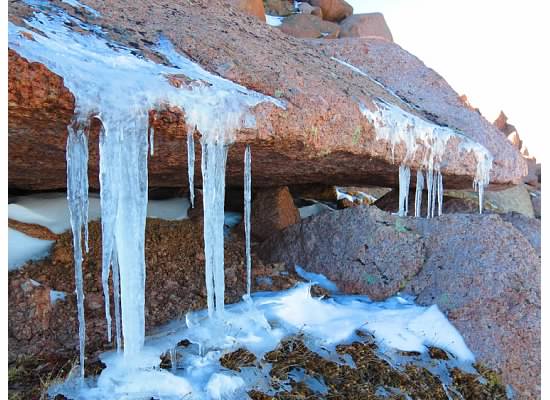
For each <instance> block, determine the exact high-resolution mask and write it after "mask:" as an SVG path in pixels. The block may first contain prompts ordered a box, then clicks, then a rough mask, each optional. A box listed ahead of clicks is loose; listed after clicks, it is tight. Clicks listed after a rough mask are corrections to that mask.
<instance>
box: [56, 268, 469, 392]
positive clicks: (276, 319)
mask: <svg viewBox="0 0 550 400" xmlns="http://www.w3.org/2000/svg"><path fill="white" fill-rule="evenodd" d="M297 271H300V273H301V274H303V275H305V276H310V277H312V278H314V280H315V281H319V282H322V283H323V284H324V285H325V286H326V287H330V288H333V287H334V284H333V283H332V282H330V281H329V280H328V279H327V278H325V277H324V276H322V275H318V274H313V275H312V274H310V273H309V272H307V271H305V270H303V269H301V268H300V269H297ZM310 288H311V284H306V283H302V284H299V285H298V286H296V287H295V288H292V289H289V290H286V291H281V292H268V293H254V294H252V296H251V297H245V300H244V301H242V302H241V303H237V304H232V305H228V306H227V307H226V310H225V319H224V320H220V319H218V318H208V311H207V310H203V311H197V312H193V313H189V314H187V315H186V317H185V319H182V320H176V321H173V322H171V323H169V324H168V325H166V326H165V327H163V328H160V329H159V330H158V331H156V332H155V334H154V335H153V336H151V337H150V338H149V339H148V340H147V341H146V344H145V347H144V349H143V350H142V352H141V355H140V359H139V362H140V364H141V365H142V366H143V368H142V369H141V370H140V371H130V372H129V371H128V369H127V366H126V364H125V363H124V362H123V357H122V356H121V355H118V354H117V353H116V352H110V353H105V354H103V355H102V356H101V360H102V362H104V363H105V364H106V368H105V369H104V370H103V371H102V373H101V375H100V377H99V378H98V379H97V380H96V381H93V380H90V384H89V386H86V387H85V388H84V389H83V388H74V386H71V382H70V381H68V382H66V383H64V384H62V385H60V386H54V387H52V388H51V389H50V393H49V394H50V395H52V397H53V395H55V394H57V393H62V394H64V395H65V396H68V397H70V398H83V399H94V400H96V399H97V400H99V399H108V398H112V396H113V393H116V394H122V393H125V392H124V391H127V392H126V394H127V395H128V396H130V395H131V396H130V398H150V397H154V398H158V399H163V400H168V399H174V398H181V397H182V396H185V395H187V394H190V398H193V399H198V400H201V399H205V400H206V399H216V398H246V394H245V391H246V389H248V390H249V389H250V388H252V387H254V388H260V390H262V388H263V389H265V390H266V391H267V390H269V389H272V388H271V387H270V384H269V382H270V376H269V372H268V371H269V365H265V366H264V367H265V368H264V369H265V371H263V369H257V368H254V367H252V368H241V371H240V372H237V371H228V370H227V369H224V368H222V367H221V366H220V362H219V359H220V357H221V356H223V355H224V354H227V353H229V352H232V351H234V350H236V349H239V348H245V349H247V350H249V351H250V352H252V353H253V354H254V355H255V356H256V357H257V358H258V359H261V358H262V357H263V356H264V355H265V354H266V353H267V352H269V351H271V350H273V349H274V348H275V347H276V346H277V345H278V344H279V343H280V341H281V340H282V339H283V338H285V337H289V336H292V335H296V334H303V335H304V340H305V341H306V343H307V346H308V347H309V348H310V349H311V350H312V351H314V352H316V353H317V354H319V355H321V356H323V357H328V358H329V359H330V357H333V358H336V359H338V355H337V353H336V346H337V345H338V344H342V343H350V342H352V341H354V340H355V339H356V338H357V337H356V336H355V335H356V331H357V330H361V331H364V332H368V333H370V334H372V335H373V337H374V339H375V341H376V343H377V344H378V346H379V347H380V348H383V349H386V350H384V351H385V354H391V352H392V351H394V350H398V351H416V352H419V353H426V352H427V350H428V346H436V347H439V348H442V349H444V350H446V351H448V352H449V353H451V354H453V355H454V356H455V357H456V363H457V364H456V365H457V366H460V367H463V368H468V365H469V363H471V362H473V361H475V358H474V355H473V354H472V353H471V351H470V350H469V349H468V347H467V345H466V344H465V342H464V340H463V339H462V337H461V336H460V334H459V332H458V331H457V330H456V329H455V328H454V327H453V326H452V325H451V323H450V322H449V321H448V320H447V318H446V317H445V316H444V314H443V313H442V312H441V311H440V310H439V309H438V307H437V306H435V305H434V306H430V307H421V306H418V305H416V304H414V303H413V302H412V301H410V300H409V299H407V298H403V297H399V296H397V297H392V298H389V299H387V300H385V301H383V302H372V301H371V300H370V299H369V298H367V297H365V296H350V295H339V294H337V293H335V292H333V293H332V295H331V297H330V298H329V299H323V298H314V297H312V296H311V294H310ZM185 339H186V340H188V341H189V342H190V344H189V345H188V346H186V347H185V348H181V347H179V348H176V345H177V343H179V342H180V341H182V340H185ZM163 354H170V357H171V358H172V359H177V363H175V364H176V365H173V367H172V369H171V370H162V369H160V368H159V365H160V362H161V356H162V355H163ZM266 371H267V372H266ZM241 390H242V391H241ZM75 392H76V393H78V395H79V396H78V397H77V396H75V395H74V393H75ZM140 396H141V397H140ZM146 396H148V397H146ZM178 396H179V397H178ZM232 396H233V397H232Z"/></svg>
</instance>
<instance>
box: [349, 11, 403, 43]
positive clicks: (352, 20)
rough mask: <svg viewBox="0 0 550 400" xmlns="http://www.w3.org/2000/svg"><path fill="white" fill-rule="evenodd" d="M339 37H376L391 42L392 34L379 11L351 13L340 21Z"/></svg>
mask: <svg viewBox="0 0 550 400" xmlns="http://www.w3.org/2000/svg"><path fill="white" fill-rule="evenodd" d="M340 37H342V38H344V37H378V38H382V39H386V40H387V41H389V42H393V36H392V34H391V32H390V28H389V27H388V24H386V20H385V19H384V15H382V14H381V13H370V14H353V15H350V16H349V17H347V18H346V19H345V20H343V21H342V22H341V23H340Z"/></svg>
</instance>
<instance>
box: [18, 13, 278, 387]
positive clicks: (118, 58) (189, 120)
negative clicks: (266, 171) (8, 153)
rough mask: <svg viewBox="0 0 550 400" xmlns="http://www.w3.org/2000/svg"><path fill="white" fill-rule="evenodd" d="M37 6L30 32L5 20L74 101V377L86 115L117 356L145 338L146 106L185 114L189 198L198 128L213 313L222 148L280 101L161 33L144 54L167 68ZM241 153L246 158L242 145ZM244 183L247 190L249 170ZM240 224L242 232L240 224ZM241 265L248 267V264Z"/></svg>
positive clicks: (220, 275) (219, 302)
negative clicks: (95, 123)
mask: <svg viewBox="0 0 550 400" xmlns="http://www.w3.org/2000/svg"><path fill="white" fill-rule="evenodd" d="M31 5H32V4H31ZM42 9H47V11H48V14H47V15H46V14H44V13H42V12H40V11H37V12H35V14H34V15H33V17H32V18H30V19H29V20H27V21H25V22H26V24H27V25H28V26H29V28H34V30H33V31H31V30H30V29H26V28H23V27H21V26H17V25H15V24H13V23H11V22H10V23H9V46H10V47H11V48H13V49H15V50H16V51H17V52H18V53H19V54H21V55H22V56H23V57H25V58H27V59H28V60H30V61H37V62H40V63H43V64H44V65H46V66H47V67H48V68H49V69H50V70H52V71H53V72H54V73H56V74H58V75H60V76H62V77H63V78H64V84H65V86H66V87H67V88H68V89H69V90H70V91H71V92H72V93H73V94H74V96H75V99H76V110H75V115H76V117H75V122H73V123H72V124H71V125H70V126H69V127H68V130H69V136H68V141H67V190H68V200H69V208H70V215H71V226H72V231H73V240H74V259H75V277H76V279H75V281H76V293H77V304H78V321H79V337H80V372H81V373H80V375H81V376H82V377H83V376H84V350H85V317H84V290H83V277H82V260H83V255H82V253H83V251H82V245H81V243H82V238H81V232H82V229H83V228H84V229H85V242H86V244H87V236H88V235H87V210H88V146H87V130H88V126H87V125H89V122H90V120H91V119H92V118H97V119H99V120H100V121H101V126H102V128H101V132H100V142H99V153H100V154H99V156H100V165H99V167H100V173H99V180H100V188H101V192H100V196H101V225H102V243H103V248H102V264H103V270H102V283H103V292H104V297H105V314H106V320H107V338H108V340H109V341H111V340H112V336H113V334H112V327H111V326H112V321H111V315H110V309H111V305H110V288H109V280H110V279H109V278H110V277H111V279H112V283H113V292H114V295H113V300H114V309H115V328H116V346H117V350H118V351H122V349H123V351H124V358H125V359H127V360H128V359H130V358H131V357H133V356H136V355H137V354H138V353H139V352H140V350H141V349H142V347H143V344H144V338H145V317H144V306H145V279H146V265H145V249H144V244H145V221H146V212H147V194H148V174H147V161H148V153H150V155H151V156H152V155H153V154H154V146H153V142H154V130H153V128H152V127H151V126H150V125H149V111H150V110H161V109H163V108H164V107H166V106H167V105H171V106H174V105H175V106H179V107H180V108H181V109H183V110H185V115H186V125H187V126H188V127H191V129H189V132H188V136H187V138H188V140H187V148H188V155H189V156H188V167H189V168H188V169H189V185H190V189H191V203H192V204H193V203H194V196H193V191H192V188H193V186H194V183H193V176H194V155H195V151H194V136H193V134H194V132H195V130H196V131H197V132H200V134H201V147H202V178H203V202H204V241H205V256H206V257H205V258H206V286H207V289H208V310H209V315H222V314H223V309H224V266H223V262H224V260H223V239H224V236H223V224H224V221H223V219H224V197H225V195H224V191H225V165H226V159H227V148H228V146H229V145H230V143H231V142H232V141H233V138H234V132H235V131H236V130H237V129H239V128H240V127H248V126H249V125H250V124H255V121H254V117H253V116H252V115H251V114H250V113H249V111H248V110H249V109H250V108H251V107H254V106H255V105H257V104H259V103H262V102H271V103H273V104H275V106H277V107H282V108H284V107H285V104H284V103H283V102H282V101H280V100H277V99H274V98H271V97H268V96H265V95H262V94H260V93H257V92H254V91H251V90H248V89H247V88H245V87H243V86H240V85H237V84H235V83H233V82H231V81H229V80H226V79H223V78H221V77H218V76H215V75H212V74H211V73H209V72H208V71H206V70H204V69H203V68H202V67H200V66H199V65H198V64H195V63H193V62H192V61H190V60H188V59H187V58H185V57H184V56H182V55H180V54H179V53H177V52H176V51H175V50H174V48H173V47H172V44H171V43H170V42H169V41H168V40H167V39H164V38H160V39H159V42H158V45H157V46H156V47H155V48H154V49H153V50H154V51H156V52H157V53H159V54H161V55H162V56H163V57H164V59H166V60H168V62H169V63H171V66H166V65H160V64H156V63H154V62H152V61H149V60H147V59H145V58H141V57H136V56H135V55H134V54H133V53H132V51H131V50H130V49H128V48H125V47H123V46H120V45H118V44H116V43H112V42H108V41H107V40H105V39H104V38H105V37H107V35H105V34H104V33H103V32H101V29H100V28H99V27H97V26H92V25H88V24H86V23H84V22H82V21H81V20H79V19H76V18H73V17H71V16H69V15H67V14H66V13H65V12H64V11H63V10H61V9H59V8H57V7H56V6H55V5H53V4H50V3H47V4H46V3H45V4H44V5H42ZM68 25H72V26H77V27H79V29H80V30H83V31H86V33H87V34H84V35H83V34H79V33H76V32H74V31H72V30H70V29H69V28H67V26H68ZM29 37H32V38H33V39H32V40H30V39H28V38H29ZM176 74H184V75H186V76H187V77H188V78H189V79H190V80H191V82H192V83H191V85H189V87H184V88H176V87H174V86H172V85H170V84H169V82H168V79H167V78H168V77H169V76H170V75H176ZM205 82H206V84H204V83H205ZM148 139H149V140H148ZM247 157H248V158H247V159H248V160H250V152H249V150H248V149H247ZM248 168H250V167H249V164H248ZM247 179H248V186H247V187H248V192H247V193H249V191H250V186H249V185H250V182H249V181H250V172H249V170H248V178H247ZM248 196H249V194H248ZM248 207H249V206H248ZM248 214H249V213H248ZM247 226H248V229H247V232H248V233H247V235H248V234H249V231H250V226H249V223H248V225H247ZM86 249H87V245H86ZM247 249H248V248H247ZM247 259H249V256H248V257H247ZM247 266H248V268H250V263H249V262H248V263H247ZM248 275H250V273H248ZM248 288H250V283H248ZM248 290H249V289H248Z"/></svg>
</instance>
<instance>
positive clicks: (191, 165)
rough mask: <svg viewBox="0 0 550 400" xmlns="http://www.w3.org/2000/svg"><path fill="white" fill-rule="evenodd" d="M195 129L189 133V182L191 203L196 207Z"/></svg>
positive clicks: (192, 206)
mask: <svg viewBox="0 0 550 400" xmlns="http://www.w3.org/2000/svg"><path fill="white" fill-rule="evenodd" d="M193 131H194V128H193V129H190V130H189V132H187V179H188V181H189V202H190V203H191V208H194V207H195V183H194V181H195V139H194V137H193Z"/></svg>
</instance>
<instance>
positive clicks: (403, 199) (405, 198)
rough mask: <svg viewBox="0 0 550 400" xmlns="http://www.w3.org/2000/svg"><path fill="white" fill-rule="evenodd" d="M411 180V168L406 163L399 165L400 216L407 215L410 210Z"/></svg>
mask: <svg viewBox="0 0 550 400" xmlns="http://www.w3.org/2000/svg"><path fill="white" fill-rule="evenodd" d="M410 182H411V169H410V168H409V167H407V166H406V165H403V164H401V165H400V166H399V211H398V215H399V216H400V217H405V216H407V213H408V212H409V186H410Z"/></svg>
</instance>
